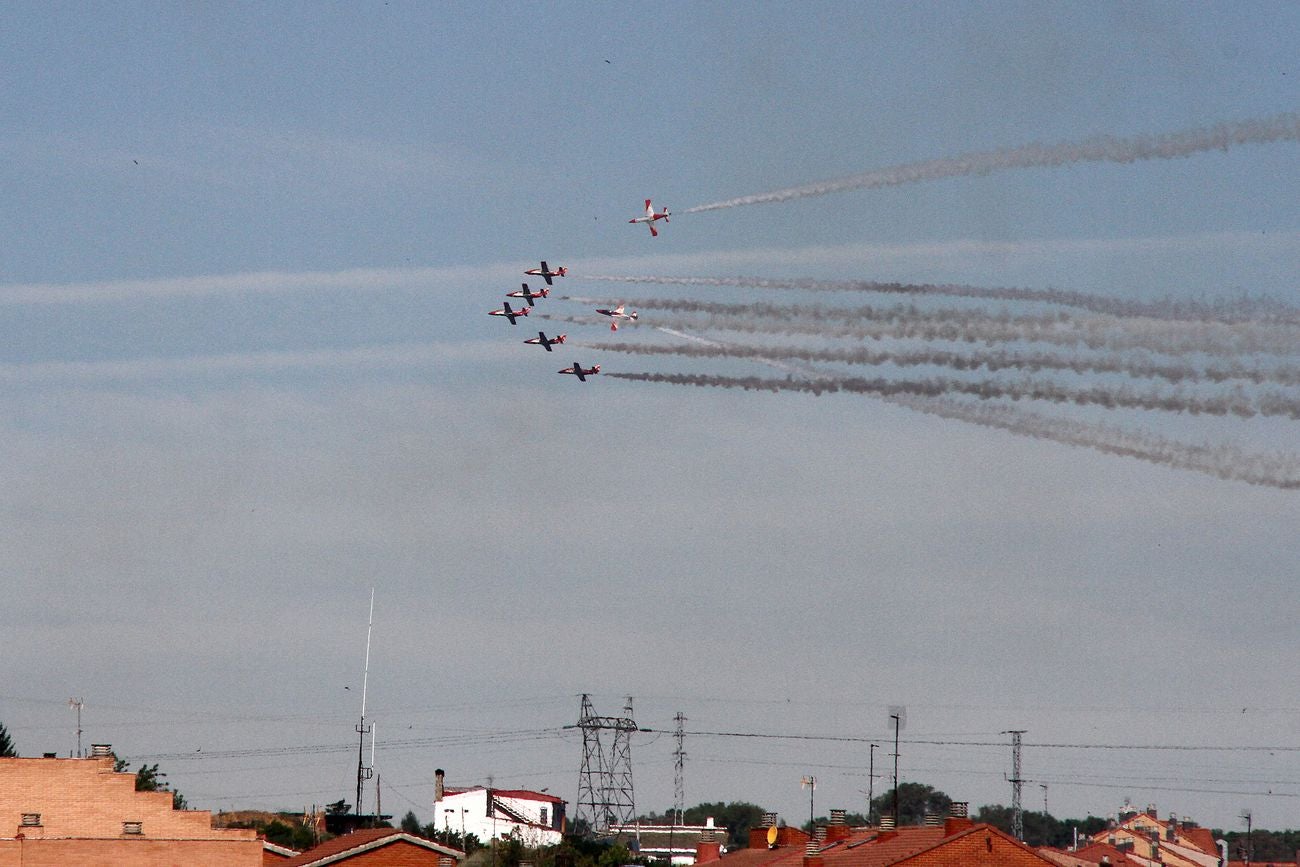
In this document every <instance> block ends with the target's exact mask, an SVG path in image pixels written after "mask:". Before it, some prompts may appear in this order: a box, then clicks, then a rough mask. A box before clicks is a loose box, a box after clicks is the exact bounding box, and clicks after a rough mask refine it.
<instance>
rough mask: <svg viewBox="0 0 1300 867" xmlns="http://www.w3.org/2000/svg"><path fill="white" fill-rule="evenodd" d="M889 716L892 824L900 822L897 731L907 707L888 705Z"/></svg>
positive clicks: (904, 720) (904, 723) (902, 723)
mask: <svg viewBox="0 0 1300 867" xmlns="http://www.w3.org/2000/svg"><path fill="white" fill-rule="evenodd" d="M889 718H890V720H892V721H893V723H894V825H895V827H897V826H898V825H901V824H902V822H900V821H899V816H898V733H899V732H900V731H902V729H903V726H905V725H907V708H905V707H903V706H902V705H901V704H895V705H890V707H889Z"/></svg>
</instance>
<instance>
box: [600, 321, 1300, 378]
mask: <svg viewBox="0 0 1300 867" xmlns="http://www.w3.org/2000/svg"><path fill="white" fill-rule="evenodd" d="M661 330H664V331H669V333H673V334H677V335H678V336H681V337H685V338H687V339H689V340H695V341H697V342H698V343H699V344H701V345H695V346H681V345H667V346H666V345H662V344H635V343H578V344H575V345H576V346H582V347H585V348H587V349H593V350H596V351H598V352H624V353H629V354H634V355H681V356H689V357H694V358H745V359H754V360H760V361H761V360H767V361H783V360H798V361H807V362H825V363H833V364H857V365H871V366H875V365H882V364H893V365H897V366H899V367H916V366H919V365H934V366H936V367H948V368H952V369H953V370H980V369H985V370H988V371H989V372H990V373H996V372H998V371H1002V370H1022V371H1029V372H1031V373H1038V372H1039V371H1042V370H1060V371H1068V372H1071V373H1076V374H1085V373H1119V374H1124V375H1125V376H1130V377H1133V378H1135V379H1163V380H1165V381H1167V382H1171V383H1174V384H1180V383H1184V382H1213V383H1224V382H1229V381H1233V380H1242V381H1245V382H1251V383H1254V384H1256V385H1259V384H1262V383H1276V384H1279V385H1291V386H1295V385H1300V367H1295V366H1278V367H1273V368H1262V367H1258V366H1247V365H1244V364H1241V363H1240V362H1230V363H1226V364H1220V365H1214V364H1211V365H1207V366H1206V367H1204V368H1198V367H1196V366H1194V365H1191V364H1183V363H1178V362H1172V361H1171V362H1159V361H1155V360H1152V359H1151V358H1150V357H1149V356H1147V355H1145V354H1143V355H1136V354H1135V355H1127V356H1124V355H1118V356H1117V355H1111V356H1098V357H1089V356H1080V357H1069V356H1064V355H1059V354H1056V353H1050V352H1008V351H1005V350H997V351H989V352H949V351H945V350H938V349H884V350H875V349H861V348H836V349H813V348H809V347H803V346H751V345H747V344H746V345H741V344H734V343H721V342H717V341H710V340H702V339H699V338H694V337H692V336H691V335H689V334H684V333H682V332H673V331H671V329H661Z"/></svg>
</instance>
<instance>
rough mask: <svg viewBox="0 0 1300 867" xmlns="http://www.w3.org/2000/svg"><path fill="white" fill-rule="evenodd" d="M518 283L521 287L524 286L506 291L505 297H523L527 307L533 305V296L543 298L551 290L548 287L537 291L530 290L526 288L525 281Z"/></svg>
mask: <svg viewBox="0 0 1300 867" xmlns="http://www.w3.org/2000/svg"><path fill="white" fill-rule="evenodd" d="M519 285H520V286H522V287H524V288H522V289H520V290H519V291H518V292H507V293H506V297H507V298H522V299H524V300H525V301H527V302H528V306H529V307H532V306H533V299H534V298H545V297H546V296H547V295H550V294H551V290H550V289H541V290H539V291H537V292H530V291H529V289H528V284H527V283H520V284H519Z"/></svg>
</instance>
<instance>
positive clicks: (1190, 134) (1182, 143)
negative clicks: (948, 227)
mask: <svg viewBox="0 0 1300 867" xmlns="http://www.w3.org/2000/svg"><path fill="white" fill-rule="evenodd" d="M1297 139H1300V114H1295V113H1286V114H1279V115H1275V116H1274V117H1268V118H1258V119H1255V120H1247V121H1240V122H1237V123H1221V124H1217V125H1215V126H1209V127H1198V128H1196V129H1188V130H1182V131H1180V132H1172V133H1165V134H1163V135H1144V136H1136V137H1133V138H1116V137H1113V136H1099V137H1097V138H1092V139H1087V140H1084V141H1080V142H1062V143H1059V144H1053V145H1044V144H1029V145H1023V146H1021V147H1015V148H1006V149H1003V150H996V151H981V152H976V153H970V154H964V155H962V156H957V157H950V158H947V159H936V160H926V161H924V162H917V163H907V164H904V165H899V166H893V167H891V168H883V169H875V170H873V171H868V172H863V173H861V174H856V175H849V176H848V177H843V178H833V179H830V180H825V181H819V182H816V183H811V184H804V185H801V186H797V187H786V188H785V189H780V190H773V191H772V192H768V193H757V194H755V195H750V196H740V197H739V198H735V199H725V200H723V201H720V202H711V203H709V204H706V205H696V206H695V207H693V208H687V209H686V210H685V211H683V213H686V214H693V213H699V212H700V211H716V210H719V209H722V208H737V207H740V206H742V205H758V204H762V203H765V202H785V201H789V200H791V199H802V198H807V197H809V196H824V195H826V194H828V193H838V192H843V191H845V190H868V189H877V188H880V187H894V186H899V185H902V184H912V183H917V182H920V181H930V180H936V179H938V178H952V177H964V176H971V175H987V174H991V173H993V172H998V171H1003V170H1006V169H1017V168H1038V167H1055V166H1065V165H1072V164H1075V163H1101V162H1106V163H1132V162H1137V161H1139V160H1156V159H1161V160H1167V159H1178V158H1180V157H1186V156H1190V155H1192V154H1194V153H1199V152H1202V151H1209V150H1225V151H1226V150H1227V149H1228V148H1230V147H1234V146H1237V145H1243V144H1263V143H1266V142H1274V141H1296V140H1297Z"/></svg>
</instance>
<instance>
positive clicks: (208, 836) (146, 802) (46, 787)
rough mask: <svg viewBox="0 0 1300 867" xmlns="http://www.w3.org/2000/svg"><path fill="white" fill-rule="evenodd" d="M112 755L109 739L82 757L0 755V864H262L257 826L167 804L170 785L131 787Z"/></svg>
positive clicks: (42, 866) (250, 866) (117, 866)
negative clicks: (216, 820) (222, 824)
mask: <svg viewBox="0 0 1300 867" xmlns="http://www.w3.org/2000/svg"><path fill="white" fill-rule="evenodd" d="M114 761H115V760H114V757H113V753H112V750H111V748H109V747H108V746H107V745H96V746H95V747H93V748H92V750H91V757H90V758H84V759H59V758H52V757H51V758H41V759H26V758H0V865H10V864H13V865H17V864H22V865H24V867H55V865H69V864H94V865H96V867H172V865H176V864H185V865H187V867H260V865H261V864H262V841H261V840H259V839H257V833H256V832H255V831H251V830H243V829H228V828H213V827H212V814H211V813H209V812H208V811H207V810H175V809H172V793H171V792H137V791H136V790H135V774H129V773H119V772H116V771H114V770H113V766H114Z"/></svg>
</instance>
